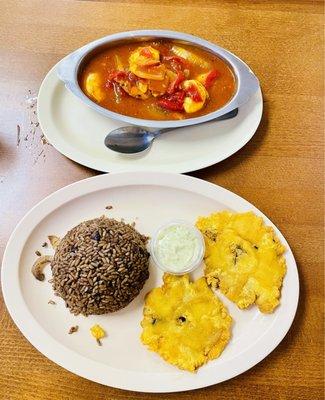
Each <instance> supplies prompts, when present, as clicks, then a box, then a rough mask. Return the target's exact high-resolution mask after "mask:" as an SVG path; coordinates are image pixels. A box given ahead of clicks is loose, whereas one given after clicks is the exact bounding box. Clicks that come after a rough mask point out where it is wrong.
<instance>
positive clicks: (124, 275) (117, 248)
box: [51, 216, 149, 316]
mask: <svg viewBox="0 0 325 400" xmlns="http://www.w3.org/2000/svg"><path fill="white" fill-rule="evenodd" d="M147 240H148V238H147V237H146V236H144V235H141V234H140V233H139V232H138V231H137V230H136V229H135V228H134V227H133V226H131V225H129V224H125V223H124V222H120V221H116V220H114V219H109V218H107V217H105V216H102V217H100V218H96V219H92V220H89V221H84V222H82V223H80V224H79V225H77V226H75V227H74V228H73V229H71V230H70V231H69V232H68V233H67V234H66V235H65V236H64V238H63V239H62V240H61V242H60V244H59V246H58V247H57V249H56V251H55V254H54V257H53V260H52V262H51V269H52V276H53V278H52V281H51V282H52V286H53V290H54V292H55V294H56V295H58V296H60V297H61V298H62V299H63V300H64V301H65V303H66V307H68V308H69V310H70V311H71V313H73V314H74V315H78V314H83V315H86V316H87V315H91V314H105V313H109V312H115V311H117V310H120V309H121V308H124V307H125V306H127V305H128V304H129V303H130V302H131V301H132V300H133V299H134V298H135V297H136V296H137V295H138V294H139V293H140V291H141V289H142V287H143V285H144V284H145V281H146V280H147V279H148V277H149V270H148V268H149V253H148V251H147V249H146V243H147Z"/></svg>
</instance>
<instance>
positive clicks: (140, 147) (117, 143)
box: [104, 108, 238, 154]
mask: <svg viewBox="0 0 325 400" xmlns="http://www.w3.org/2000/svg"><path fill="white" fill-rule="evenodd" d="M237 114H238V108H235V109H234V110H232V111H230V112H228V113H227V114H224V115H222V116H221V117H218V118H216V119H215V120H214V121H222V120H226V119H231V118H234V117H236V115H237ZM207 122H208V121H207ZM209 122H210V121H209ZM174 129H178V128H166V129H158V130H155V131H150V130H149V129H147V128H144V127H141V126H135V125H130V126H122V127H121V128H117V129H114V130H113V131H111V132H109V134H108V135H107V136H106V137H105V140H104V143H105V146H106V147H107V148H109V149H110V150H113V151H116V152H117V153H123V154H135V153H140V152H142V151H145V150H146V149H148V148H149V147H150V146H151V145H152V142H153V141H154V139H155V138H156V137H157V136H159V135H161V134H162V133H164V132H168V131H171V130H174Z"/></svg>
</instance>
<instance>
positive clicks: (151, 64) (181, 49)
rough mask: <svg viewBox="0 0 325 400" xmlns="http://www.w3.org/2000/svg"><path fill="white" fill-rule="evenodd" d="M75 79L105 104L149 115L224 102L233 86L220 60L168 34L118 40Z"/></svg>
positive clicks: (166, 115)
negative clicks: (167, 37)
mask: <svg viewBox="0 0 325 400" xmlns="http://www.w3.org/2000/svg"><path fill="white" fill-rule="evenodd" d="M79 85H80V87H81V89H82V91H83V92H84V93H85V94H86V95H87V96H88V97H89V98H90V99H91V100H93V101H95V102H96V103H97V104H99V105H100V106H102V107H104V108H107V109H108V110H111V111H114V112H116V113H119V114H123V115H128V116H132V117H135V118H142V119H151V120H177V119H184V118H193V117H198V116H201V115H204V114H208V113H210V112H212V111H215V110H217V109H219V108H221V107H222V106H223V105H225V104H226V103H228V102H229V100H230V99H231V98H232V96H233V94H234V92H235V88H236V82H235V77H234V75H233V73H232V71H231V69H230V67H229V66H228V64H227V63H226V62H225V61H224V60H222V59H221V58H219V57H218V56H216V55H215V54H213V53H210V52H209V51H207V50H203V49H201V48H198V47H195V46H191V45H188V44H186V45H185V44H178V43H176V42H173V41H167V40H164V41H160V40H158V41H157V40H155V41H148V42H141V43H139V42H138V43H127V44H122V45H118V46H116V47H111V48H109V49H106V50H104V51H102V52H100V53H98V54H96V55H94V56H93V57H92V58H90V60H89V61H87V62H86V64H85V65H84V66H83V68H82V69H81V72H80V74H79Z"/></svg>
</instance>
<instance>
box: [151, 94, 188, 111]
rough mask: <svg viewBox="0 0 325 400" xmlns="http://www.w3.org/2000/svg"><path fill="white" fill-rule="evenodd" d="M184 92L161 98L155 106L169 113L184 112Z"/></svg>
mask: <svg viewBox="0 0 325 400" xmlns="http://www.w3.org/2000/svg"><path fill="white" fill-rule="evenodd" d="M184 99H185V92H184V91H183V90H181V91H178V92H176V93H174V94H171V95H167V96H163V97H162V98H161V99H159V100H158V101H157V104H158V105H159V106H160V107H162V108H164V109H166V110H169V111H184V106H183V103H184Z"/></svg>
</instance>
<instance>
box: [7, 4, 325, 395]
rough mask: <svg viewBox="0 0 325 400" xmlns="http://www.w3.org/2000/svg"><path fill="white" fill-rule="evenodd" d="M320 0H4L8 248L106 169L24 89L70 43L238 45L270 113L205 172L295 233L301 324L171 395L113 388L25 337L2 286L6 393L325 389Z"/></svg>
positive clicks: (31, 88) (33, 86) (289, 234)
mask: <svg viewBox="0 0 325 400" xmlns="http://www.w3.org/2000/svg"><path fill="white" fill-rule="evenodd" d="M322 13H323V5H322V1H307V0H290V1H281V0H271V1H264V2H263V1H258V0H256V1H249V0H247V1H244V0H238V1H232V0H227V1H216V0H202V1H201V2H195V1H185V0H178V1H158V0H153V1H145V0H133V1H132V0H129V1H128V0H113V1H111V2H109V3H105V2H103V1H96V2H92V1H59V0H51V1H45V0H44V1H32V0H25V1H18V0H16V1H13V0H9V1H8V0H7V1H4V0H1V1H0V60H1V62H0V112H1V115H0V216H1V217H0V218H1V220H0V252H1V254H2V253H3V250H4V248H5V245H6V242H7V240H8V238H9V235H10V234H11V232H12V230H13V228H14V227H15V225H16V224H17V222H18V221H19V220H20V218H21V217H22V216H23V215H24V214H25V213H26V212H27V211H28V210H29V209H30V208H31V207H32V206H33V205H34V204H36V203H37V202H38V201H39V200H41V199H43V198H44V196H46V195H48V194H50V193H52V192H53V191H55V190H57V189H59V188H61V187H63V186H64V185H66V184H68V183H71V182H74V181H77V180H79V179H83V178H86V177H88V176H92V175H95V174H96V173H95V172H94V171H91V170H89V169H87V168H84V167H82V166H79V165H77V164H76V163H74V162H72V161H69V160H68V159H66V158H65V157H64V156H62V155H61V154H59V153H58V152H57V151H56V150H54V149H53V148H52V147H51V146H47V145H44V144H42V143H41V140H40V132H39V127H37V126H36V125H37V124H36V125H35V124H34V125H31V123H30V118H32V119H33V120H34V121H36V116H35V114H33V108H30V104H29V105H28V104H27V103H26V96H27V97H28V98H31V97H32V96H33V95H34V94H36V93H37V91H38V88H39V85H40V83H41V81H42V79H43V77H44V76H45V74H46V72H47V71H48V70H49V69H50V68H51V66H52V65H53V64H55V63H56V62H57V61H58V60H60V58H61V57H62V56H64V55H65V54H67V53H69V52H71V51H72V50H73V49H75V48H77V47H79V46H81V45H83V44H85V43H87V42H88V41H91V40H93V39H95V38H98V37H101V36H104V35H107V34H110V33H113V32H116V31H123V30H131V29H139V28H145V27H146V28H164V29H174V30H178V31H184V32H188V33H193V34H195V35H198V36H201V37H203V38H205V39H208V40H211V41H213V42H216V43H218V44H219V45H221V46H223V47H226V48H228V49H229V50H231V51H233V52H234V53H236V54H237V55H238V56H240V57H241V58H243V59H244V60H246V62H247V63H248V64H249V65H250V66H251V67H252V69H253V70H254V71H255V72H256V74H257V75H258V76H259V78H260V81H261V85H262V88H263V92H264V114H263V120H262V123H261V125H260V127H259V128H258V131H257V133H256V135H255V136H254V138H253V139H252V140H251V141H250V142H249V143H248V144H247V145H246V146H245V147H244V148H243V149H242V150H241V151H239V152H238V153H237V154H235V155H234V156H232V157H230V158H229V159H228V160H226V161H223V162H222V163H220V164H218V165H215V166H212V167H210V168H207V169H205V170H203V171H199V172H196V173H194V174H193V175H195V176H197V177H199V178H201V179H206V180H208V181H211V182H215V183H218V184H219V185H222V186H224V187H226V188H228V189H230V190H232V191H234V192H236V193H238V194H239V195H241V196H243V197H244V198H246V199H247V200H249V201H250V202H252V203H253V204H255V205H256V206H257V207H258V208H260V209H261V210H262V211H263V212H264V213H265V214H266V215H268V216H270V217H271V218H272V220H273V221H274V223H275V224H276V225H277V226H278V227H279V228H280V229H281V231H282V232H283V234H284V235H285V236H286V238H287V239H288V241H289V243H290V245H291V247H292V250H293V252H294V254H295V257H296V260H297V263H298V268H299V274H300V282H301V295H300V302H299V308H298V313H297V316H296V318H295V321H294V323H293V326H292V328H291V330H290V332H289V333H288V335H287V336H286V338H285V339H284V340H283V341H282V343H281V344H280V345H279V346H278V348H277V349H276V350H274V351H273V352H272V353H271V355H270V356H269V357H267V358H266V359H265V360H264V361H262V362H261V363H260V364H258V365H257V366H255V367H254V368H252V369H251V370H250V371H248V372H246V373H245V374H242V375H241V376H239V377H237V378H235V379H232V380H231V381H229V382H224V383H222V384H220V385H217V386H211V387H208V388H206V389H202V390H197V391H194V392H184V393H180V394H163V395H150V394H141V393H132V392H126V391H122V390H116V389H112V388H109V387H105V386H101V385H99V384H96V383H93V382H90V381H87V380H85V379H82V378H79V377H78V376H75V375H73V374H72V373H69V372H67V371H65V370H64V369H63V368H60V367H58V366H57V365H55V364H54V363H52V362H51V361H49V360H47V359H46V358H45V357H44V356H42V355H41V354H40V353H39V352H38V351H37V350H35V349H34V348H33V347H32V345H31V344H29V342H27V340H25V339H24V337H23V336H22V335H21V333H20V332H19V331H18V329H17V328H16V326H15V325H14V323H13V322H12V320H11V318H10V317H9V315H8V313H7V311H6V308H5V305H4V302H3V300H2V299H1V300H0V320H1V330H0V399H4V400H29V399H33V400H36V399H39V400H51V399H60V400H71V399H78V400H83V399H85V400H86V399H87V400H88V399H92V400H104V399H154V398H159V399H178V400H180V399H198V400H203V399H204V400H207V399H217V398H218V399H221V398H228V399H254V398H255V399H295V400H297V399H308V400H310V399H312V400H316V399H322V398H323V389H322V388H323V350H324V347H323V344H324V343H323V329H322V318H321V317H322V312H323V251H322V250H323V247H322V243H323V240H322V238H323V229H322V225H323V224H322V223H323V219H322V215H323V196H322V194H323V119H322V115H323V114H322V111H323V89H322V79H323V31H322V21H323V16H322ZM17 125H19V127H20V130H21V132H20V136H21V142H20V144H19V146H18V147H17ZM18 129H19V128H18ZM26 136H27V138H26ZM24 138H26V140H24Z"/></svg>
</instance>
